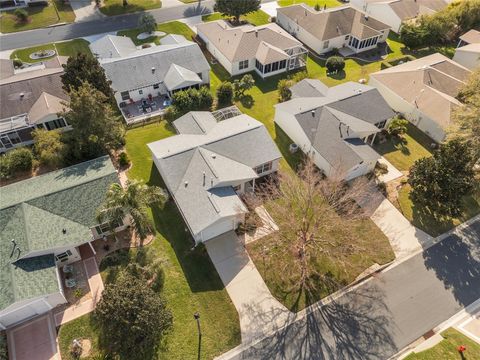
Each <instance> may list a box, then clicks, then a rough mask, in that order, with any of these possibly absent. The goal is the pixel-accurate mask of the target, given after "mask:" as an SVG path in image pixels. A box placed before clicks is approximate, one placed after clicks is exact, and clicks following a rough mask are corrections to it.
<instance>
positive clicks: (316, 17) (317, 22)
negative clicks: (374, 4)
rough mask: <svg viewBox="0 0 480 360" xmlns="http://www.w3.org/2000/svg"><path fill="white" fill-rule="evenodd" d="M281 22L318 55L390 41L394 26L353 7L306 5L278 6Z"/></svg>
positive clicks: (353, 50) (364, 48)
mask: <svg viewBox="0 0 480 360" xmlns="http://www.w3.org/2000/svg"><path fill="white" fill-rule="evenodd" d="M277 24H278V25H280V26H281V27H282V28H284V29H285V30H287V31H288V32H289V33H290V34H292V35H293V36H294V37H296V38H297V39H298V40H300V41H301V42H302V43H304V44H305V45H307V46H308V47H309V48H310V49H312V50H313V51H315V52H316V53H317V54H323V53H327V52H329V51H332V50H333V49H339V51H340V53H341V54H342V55H344V56H346V55H352V54H356V53H359V52H362V51H367V50H371V49H374V48H376V47H377V45H378V44H379V43H383V42H385V41H386V40H387V37H388V33H389V31H390V26H389V25H386V24H384V23H383V22H381V21H379V20H376V19H375V18H373V17H370V16H368V15H367V14H365V13H362V12H361V11H359V10H357V9H354V8H353V7H351V6H343V7H335V8H330V9H326V10H321V11H316V10H314V9H313V8H311V7H309V6H307V5H305V4H300V5H293V6H287V7H284V8H278V9H277Z"/></svg>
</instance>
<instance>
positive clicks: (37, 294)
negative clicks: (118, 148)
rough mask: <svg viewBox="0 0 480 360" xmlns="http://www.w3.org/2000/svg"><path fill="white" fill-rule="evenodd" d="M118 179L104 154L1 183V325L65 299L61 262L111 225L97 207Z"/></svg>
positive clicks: (71, 259)
mask: <svg viewBox="0 0 480 360" xmlns="http://www.w3.org/2000/svg"><path fill="white" fill-rule="evenodd" d="M115 182H118V176H117V172H116V170H115V168H114V166H113V164H112V162H111V161H110V158H109V157H108V156H104V157H100V158H97V159H94V160H90V161H87V162H83V163H80V164H77V165H74V166H70V167H67V168H64V169H61V170H57V171H52V172H50V173H47V174H44V175H41V176H36V177H33V178H30V179H27V180H23V181H19V182H17V183H13V184H11V185H7V186H3V187H0V329H1V328H7V327H10V326H12V325H15V324H18V323H20V322H22V321H24V320H27V319H29V318H32V317H34V316H37V315H40V314H43V313H45V312H48V311H49V310H51V309H52V308H54V307H55V306H57V305H60V304H63V303H66V299H65V296H64V293H63V286H64V285H63V284H62V281H61V276H60V271H62V270H61V268H62V267H63V266H64V265H67V264H70V263H72V262H75V261H79V260H81V256H80V252H79V251H78V247H79V246H81V245H84V244H90V243H91V242H92V241H94V240H96V239H98V238H101V237H103V236H104V235H105V234H107V233H108V231H109V230H110V227H109V226H107V224H98V222H97V220H96V213H97V209H98V208H99V206H100V205H101V204H102V203H103V201H104V199H105V195H106V193H107V191H108V188H109V187H110V185H111V184H112V183H115ZM92 250H93V247H92Z"/></svg>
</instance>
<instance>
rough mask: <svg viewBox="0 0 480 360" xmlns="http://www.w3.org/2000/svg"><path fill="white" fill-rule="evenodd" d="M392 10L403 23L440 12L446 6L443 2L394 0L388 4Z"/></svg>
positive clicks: (442, 0) (439, 0) (440, 0)
mask: <svg viewBox="0 0 480 360" xmlns="http://www.w3.org/2000/svg"><path fill="white" fill-rule="evenodd" d="M389 5H390V7H391V8H392V10H393V11H394V12H395V14H397V16H398V17H399V18H400V19H401V20H402V21H403V20H407V19H412V18H415V17H417V16H419V15H427V14H432V13H435V12H437V11H439V10H442V9H443V8H444V7H446V6H447V5H448V4H447V2H446V1H444V0H396V1H391V2H390V3H389Z"/></svg>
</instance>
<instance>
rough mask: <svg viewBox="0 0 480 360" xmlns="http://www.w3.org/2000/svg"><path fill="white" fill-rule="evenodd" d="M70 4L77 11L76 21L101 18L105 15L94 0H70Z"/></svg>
mask: <svg viewBox="0 0 480 360" xmlns="http://www.w3.org/2000/svg"><path fill="white" fill-rule="evenodd" d="M69 4H70V6H71V7H72V9H73V12H74V13H75V22H82V21H92V20H99V19H102V18H104V17H105V15H103V14H102V13H101V12H100V10H98V7H97V5H96V4H95V1H93V0H70V1H69Z"/></svg>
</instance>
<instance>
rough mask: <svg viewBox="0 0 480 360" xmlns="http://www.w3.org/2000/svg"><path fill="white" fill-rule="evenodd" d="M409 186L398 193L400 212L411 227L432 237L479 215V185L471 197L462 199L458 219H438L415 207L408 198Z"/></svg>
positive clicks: (428, 212) (419, 207)
mask: <svg viewBox="0 0 480 360" xmlns="http://www.w3.org/2000/svg"><path fill="white" fill-rule="evenodd" d="M410 191H411V187H410V185H408V184H407V185H404V186H402V188H401V189H400V191H399V192H398V205H399V207H400V210H401V211H402V213H403V216H405V217H406V218H407V219H408V220H409V221H410V222H411V223H412V224H413V225H415V226H416V227H418V228H420V229H422V230H424V231H425V232H427V233H428V234H430V235H432V236H438V235H440V234H443V233H444V232H445V231H448V230H450V229H452V228H454V227H455V226H457V225H460V224H461V223H463V222H465V221H467V220H468V219H470V218H472V217H474V216H475V215H477V214H479V213H480V184H477V187H476V189H475V190H474V191H473V194H472V195H469V196H466V197H465V198H464V199H463V207H462V210H463V211H462V215H461V216H459V217H458V218H451V217H438V216H435V214H432V213H431V212H430V211H429V210H428V209H425V208H424V207H421V206H416V205H415V204H414V203H413V202H412V199H411V198H410Z"/></svg>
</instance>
